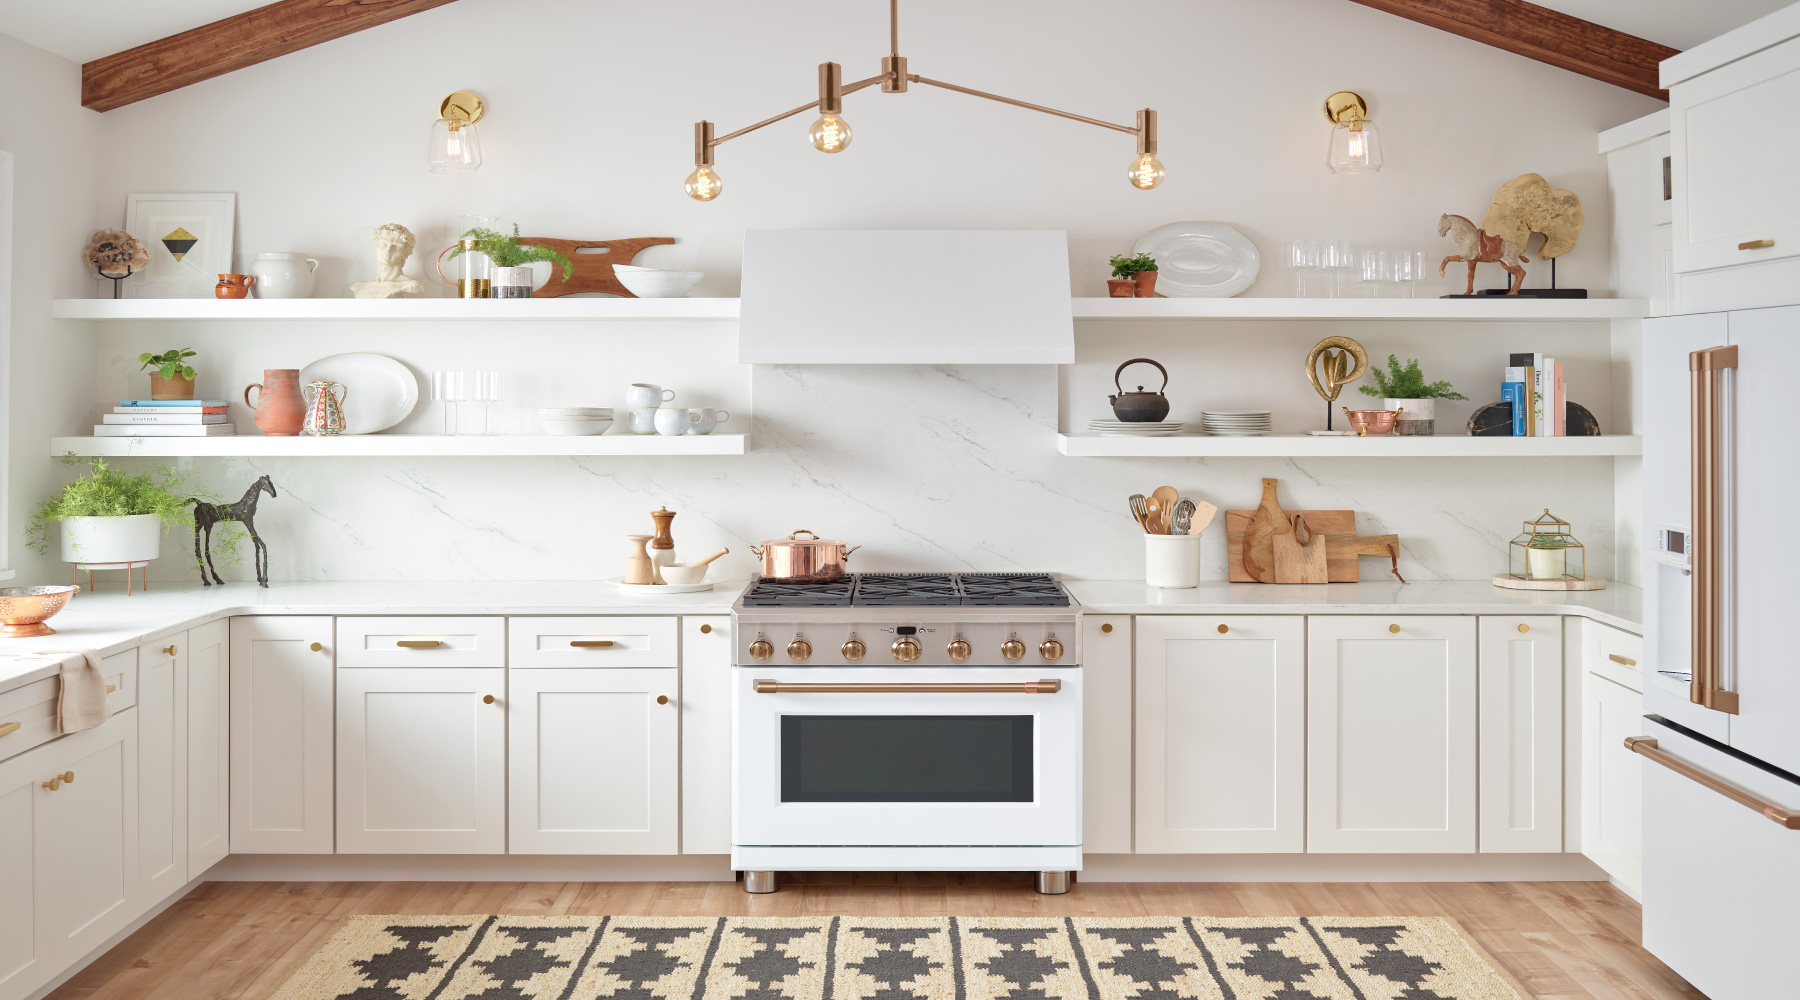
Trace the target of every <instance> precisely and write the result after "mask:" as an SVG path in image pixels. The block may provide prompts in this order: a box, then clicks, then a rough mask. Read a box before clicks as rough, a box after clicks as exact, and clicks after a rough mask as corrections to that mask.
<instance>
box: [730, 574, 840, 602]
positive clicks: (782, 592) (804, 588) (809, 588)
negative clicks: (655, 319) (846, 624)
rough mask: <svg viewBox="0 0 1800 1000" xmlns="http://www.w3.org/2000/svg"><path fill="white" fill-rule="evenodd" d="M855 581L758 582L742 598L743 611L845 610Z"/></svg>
mask: <svg viewBox="0 0 1800 1000" xmlns="http://www.w3.org/2000/svg"><path fill="white" fill-rule="evenodd" d="M855 589H856V588H855V578H854V577H846V578H844V579H842V580H833V581H832V582H830V583H779V582H774V581H768V580H758V581H757V582H756V583H755V585H753V586H752V587H751V588H750V589H749V590H748V591H746V592H745V593H744V596H743V598H742V603H743V606H744V607H746V608H847V607H849V606H850V595H851V593H852V592H853V591H854V590H855Z"/></svg>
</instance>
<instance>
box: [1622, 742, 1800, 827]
mask: <svg viewBox="0 0 1800 1000" xmlns="http://www.w3.org/2000/svg"><path fill="white" fill-rule="evenodd" d="M1625 749H1627V750H1630V751H1631V752H1632V753H1635V754H1639V755H1641V756H1643V757H1647V758H1649V759H1650V760H1653V761H1655V762H1656V763H1658V764H1661V765H1662V766H1664V767H1666V768H1668V769H1669V770H1671V771H1674V772H1675V773H1676V774H1679V775H1681V776H1682V777H1684V778H1688V779H1691V780H1693V781H1694V782H1696V783H1698V784H1701V785H1704V786H1706V787H1707V788H1710V789H1712V790H1713V791H1715V792H1718V793H1719V794H1720V795H1723V796H1725V797H1726V798H1728V799H1730V800H1731V801H1733V802H1736V803H1737V804H1738V805H1741V806H1745V807H1747V808H1750V809H1754V810H1756V811H1757V812H1759V813H1762V814H1763V815H1764V816H1767V817H1769V818H1770V819H1772V820H1774V821H1775V822H1777V823H1779V824H1781V825H1782V826H1784V827H1786V828H1787V829H1789V830H1800V812H1796V811H1794V810H1791V809H1783V808H1782V807H1780V806H1778V805H1776V804H1774V803H1773V802H1770V801H1768V800H1767V799H1763V798H1759V797H1757V795H1756V793H1754V792H1751V791H1749V790H1748V789H1744V788H1740V787H1738V786H1737V785H1734V784H1732V783H1731V782H1729V781H1726V780H1725V779H1724V778H1721V777H1719V776H1718V775H1716V774H1712V773H1709V772H1707V771H1702V770H1701V769H1699V768H1697V767H1695V766H1694V765H1692V764H1690V763H1688V762H1687V761H1685V760H1682V759H1681V758H1680V757H1676V756H1674V755H1673V754H1670V753H1669V752H1667V751H1665V750H1663V749H1662V748H1661V747H1658V746H1657V745H1656V740H1654V739H1652V738H1651V737H1648V736H1627V737H1625Z"/></svg>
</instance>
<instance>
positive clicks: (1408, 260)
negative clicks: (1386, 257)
mask: <svg viewBox="0 0 1800 1000" xmlns="http://www.w3.org/2000/svg"><path fill="white" fill-rule="evenodd" d="M1426 277H1428V275H1427V274H1426V273H1425V253H1424V251H1422V250H1398V251H1395V253H1394V280H1395V281H1398V282H1400V283H1401V284H1403V285H1405V286H1406V297H1407V298H1409V299H1415V298H1418V297H1419V296H1418V288H1419V282H1421V281H1424V280H1425V279H1426Z"/></svg>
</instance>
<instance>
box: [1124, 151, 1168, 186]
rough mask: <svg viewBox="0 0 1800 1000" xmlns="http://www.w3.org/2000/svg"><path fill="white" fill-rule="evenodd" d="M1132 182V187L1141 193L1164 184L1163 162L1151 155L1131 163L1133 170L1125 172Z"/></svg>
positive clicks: (1143, 156)
mask: <svg viewBox="0 0 1800 1000" xmlns="http://www.w3.org/2000/svg"><path fill="white" fill-rule="evenodd" d="M1125 176H1126V177H1127V178H1129V179H1130V180H1131V186H1132V187H1135V188H1137V189H1139V190H1141V191H1148V190H1150V189H1151V188H1153V187H1155V186H1157V185H1158V184H1161V183H1162V182H1163V165H1162V161H1161V160H1159V159H1157V158H1156V157H1154V156H1152V155H1151V154H1149V153H1145V154H1144V155H1142V156H1140V157H1138V158H1137V159H1135V160H1133V161H1131V168H1130V169H1129V170H1127V171H1126V172H1125Z"/></svg>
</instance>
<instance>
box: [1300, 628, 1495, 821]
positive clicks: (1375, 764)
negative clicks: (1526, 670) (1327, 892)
mask: <svg viewBox="0 0 1800 1000" xmlns="http://www.w3.org/2000/svg"><path fill="white" fill-rule="evenodd" d="M1307 689H1308V700H1307V734H1308V737H1307V768H1306V776H1307V809H1306V815H1307V837H1306V849H1307V850H1308V851H1310V852H1319V853H1330V854H1346V853H1347V854H1362V853H1417V854H1466V853H1470V852H1472V851H1474V850H1475V619H1473V618H1467V617H1458V616H1452V615H1441V616H1376V615H1368V616H1361V615H1357V616H1350V615H1342V616H1339V615H1332V616H1317V617H1312V618H1308V619H1307Z"/></svg>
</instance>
